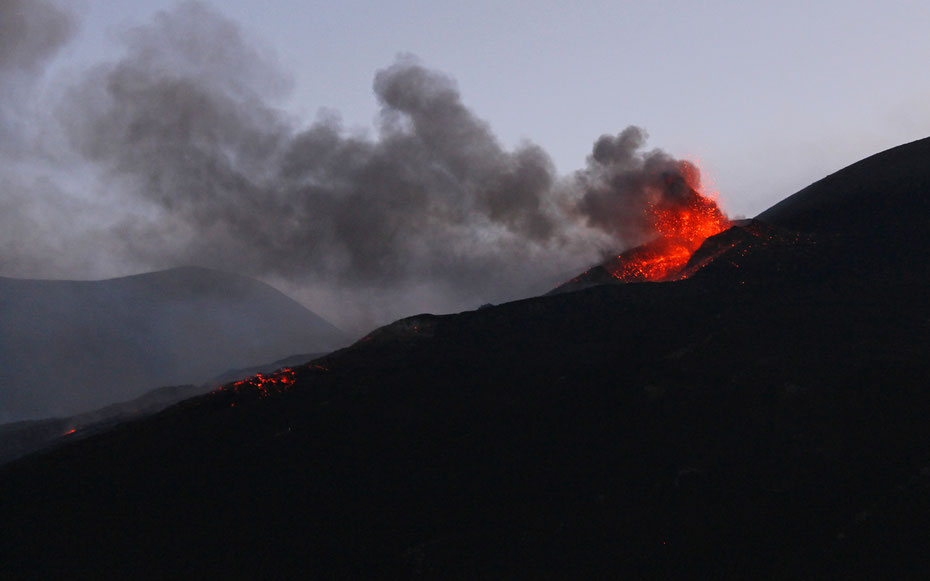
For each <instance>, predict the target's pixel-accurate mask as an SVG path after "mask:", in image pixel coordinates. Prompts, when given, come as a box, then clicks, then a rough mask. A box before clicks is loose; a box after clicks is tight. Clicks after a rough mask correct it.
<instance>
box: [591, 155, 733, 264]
mask: <svg viewBox="0 0 930 581" xmlns="http://www.w3.org/2000/svg"><path fill="white" fill-rule="evenodd" d="M679 170H680V172H681V177H682V178H683V179H684V182H685V184H686V185H687V188H686V191H685V193H684V199H667V198H661V199H659V200H658V201H655V202H651V203H650V204H649V206H648V208H647V209H646V210H645V212H646V217H647V221H648V222H649V223H650V225H651V227H652V230H653V231H654V232H655V233H656V238H655V239H653V240H652V241H650V242H647V243H646V244H643V245H641V246H637V247H636V248H633V249H631V250H628V251H627V252H624V253H623V254H621V255H619V256H617V258H616V259H614V260H612V261H610V262H609V263H608V264H606V265H605V267H606V268H607V270H608V271H609V272H610V274H611V275H612V276H614V277H615V278H617V279H619V280H621V281H623V282H635V281H661V280H669V279H671V278H675V275H677V273H678V271H680V270H681V269H682V268H683V267H684V266H685V264H687V263H688V259H689V258H691V255H692V254H694V251H695V250H697V249H698V247H700V245H701V243H703V242H704V240H706V239H707V238H709V237H710V236H713V235H714V234H719V233H720V232H722V231H723V230H725V229H727V228H728V227H729V219H728V218H727V216H726V214H724V213H723V212H722V211H721V210H720V208H719V207H718V206H717V202H716V200H715V198H716V195H715V194H716V193H715V192H714V193H705V192H704V191H703V189H702V187H701V182H700V169H698V167H697V165H695V164H693V163H690V162H681V164H680V166H679Z"/></svg>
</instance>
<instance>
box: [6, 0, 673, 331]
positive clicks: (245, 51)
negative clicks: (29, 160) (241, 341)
mask: <svg viewBox="0 0 930 581" xmlns="http://www.w3.org/2000/svg"><path fill="white" fill-rule="evenodd" d="M66 29H67V28H66ZM66 29H65V30H66ZM59 36H60V34H59ZM4 42H6V40H4ZM24 42H26V41H25V40H23V41H22V42H20V43H18V44H17V46H24V45H23V43H24ZM48 46H52V45H51V44H49V45H48ZM4 50H6V49H4ZM38 52H39V51H34V54H36V55H37V54H38ZM10 54H16V53H15V51H14V52H11V53H10ZM35 58H38V56H35ZM24 62H25V61H24ZM290 84H291V82H290V79H289V78H288V77H287V76H286V75H284V74H283V73H281V72H280V71H279V70H278V68H277V67H276V66H275V64H274V62H273V59H272V58H270V57H269V56H267V55H265V54H264V53H263V52H262V51H261V50H259V49H256V48H254V47H253V46H252V45H251V44H250V43H248V42H247V41H246V40H245V39H244V37H243V34H242V31H241V30H240V29H239V28H238V26H237V25H235V24H234V23H232V22H230V21H228V20H227V19H225V18H224V17H222V16H221V15H219V14H217V13H215V12H213V11H212V10H211V9H208V8H206V7H205V6H203V5H202V4H199V3H186V4H183V5H181V6H180V7H179V8H177V9H176V10H175V11H173V12H170V13H161V14H159V15H158V16H157V17H156V18H155V20H154V21H153V22H152V23H150V24H149V25H147V26H144V27H141V28H137V29H135V30H132V31H131V34H129V35H127V39H126V52H125V54H124V55H123V57H122V58H121V59H120V60H118V61H116V62H113V63H108V64H103V65H100V66H98V67H97V68H96V69H94V70H92V71H91V72H89V73H88V74H87V75H86V76H85V78H84V79H83V80H82V81H81V82H80V83H79V84H78V85H77V86H75V87H73V88H72V89H71V90H69V91H68V92H67V96H66V98H65V99H63V100H62V102H61V103H60V104H59V105H58V107H57V119H58V121H59V123H60V125H61V126H62V127H63V128H64V129H65V134H66V136H67V143H68V144H69V148H70V153H69V154H68V155H72V156H74V155H75V154H76V158H77V159H78V160H79V163H80V164H82V167H93V168H95V169H94V172H96V174H95V175H96V177H97V179H98V180H99V181H98V182H97V183H99V184H100V192H99V195H100V196H101V197H100V198H99V199H100V200H104V199H105V200H106V202H107V207H106V210H103V209H102V207H101V208H99V209H98V210H97V212H98V213H97V214H94V216H92V219H91V218H88V219H84V220H82V222H83V223H84V227H83V228H84V230H83V231H82V234H81V235H80V236H75V235H74V234H73V233H72V234H69V235H68V236H70V238H68V242H67V244H65V243H59V244H56V245H53V246H54V247H55V248H57V249H59V250H61V248H62V247H63V246H65V247H66V251H65V254H68V253H77V252H85V253H86V252H94V253H96V254H98V255H99V254H100V253H101V249H106V250H105V252H106V253H108V260H110V261H111V262H112V263H113V264H118V265H120V267H121V268H127V265H128V266H129V267H131V268H134V269H135V270H146V269H154V268H164V267H169V266H175V265H178V264H197V265H203V266H211V267H215V268H220V269H224V270H229V271H235V272H240V273H244V274H249V275H253V276H259V277H263V278H265V279H266V280H271V281H273V282H276V283H277V284H279V286H283V287H284V288H285V289H286V290H288V291H289V292H291V293H292V294H296V295H297V296H298V297H299V298H302V299H304V301H305V302H307V303H308V304H309V305H310V306H311V308H314V309H315V310H318V311H319V312H321V313H323V314H326V315H329V316H333V317H334V319H335V320H336V321H337V322H339V323H342V324H343V325H347V326H349V327H353V326H357V327H358V328H361V327H364V326H365V325H368V324H371V323H374V322H382V321H385V320H387V319H390V318H393V317H397V316H400V315H404V314H410V313H411V312H416V311H422V310H438V311H444V310H454V309H458V308H469V307H474V306H476V305H478V304H481V303H482V302H488V301H492V302H497V301H500V300H507V299H512V298H518V297H520V296H526V295H528V294H531V293H537V292H540V291H544V290H546V289H547V288H548V287H551V286H552V285H553V283H555V282H557V281H558V279H559V277H561V276H564V275H566V274H570V273H573V272H574V271H576V270H577V269H578V267H579V266H583V265H585V264H587V263H591V262H593V261H594V260H596V258H597V256H598V253H599V252H600V251H601V250H603V249H605V248H608V247H613V248H616V247H619V246H626V245H629V244H631V243H638V242H640V241H641V240H642V239H643V238H644V237H648V232H643V231H642V230H641V228H639V229H638V227H637V223H636V221H635V220H629V219H626V218H622V217H615V216H614V214H615V213H616V212H621V213H624V214H626V215H632V214H633V213H635V212H637V211H639V212H640V213H641V210H642V203H643V200H644V197H645V196H649V195H655V194H654V192H651V193H650V190H649V188H647V186H650V185H652V184H655V183H658V182H656V180H655V179H654V177H651V176H653V175H658V174H661V173H663V172H668V171H675V168H676V167H677V165H676V162H675V161H674V160H672V159H671V158H670V157H668V156H667V155H665V154H662V153H661V152H657V151H656V152H650V153H646V154H643V153H641V151H640V150H641V148H642V146H643V143H644V135H643V133H642V132H641V131H640V130H638V129H636V128H630V129H627V130H626V131H624V132H623V133H621V134H620V135H619V136H618V137H616V138H614V137H602V138H601V139H600V140H599V141H598V142H597V144H596V145H595V148H594V152H593V153H592V155H591V156H590V158H589V167H588V168H587V169H586V170H583V171H581V172H578V174H577V175H575V176H572V177H569V178H559V177H558V176H557V175H556V174H555V171H554V166H553V164H552V162H551V160H550V158H549V157H548V155H547V154H546V153H545V152H544V151H543V150H542V149H540V148H539V147H537V146H535V145H532V144H529V143H527V144H524V145H521V146H520V147H518V148H516V149H515V150H512V151H508V150H505V149H504V148H502V147H501V145H500V144H499V143H498V142H497V140H496V139H495V137H494V135H493V134H492V133H491V130H490V129H489V127H488V126H487V125H486V124H485V123H484V122H483V121H481V120H480V119H479V118H477V117H476V116H475V115H474V114H473V113H472V112H471V111H469V110H468V109H467V108H466V107H465V106H464V105H463V103H462V101H461V99H460V96H459V93H458V90H457V88H456V86H455V83H454V82H453V81H452V80H451V79H450V78H448V77H447V76H445V75H442V74H440V73H437V72H434V71H431V70H428V69H426V68H424V67H423V66H422V65H420V64H419V63H418V62H417V61H416V60H415V59H413V58H412V57H401V58H399V59H398V60H397V61H396V62H395V63H394V64H393V65H391V66H390V67H388V68H386V69H384V70H381V71H379V72H378V73H377V74H376V76H375V81H374V92H375V95H376V97H377V99H378V101H379V103H380V108H381V109H380V118H379V120H378V123H377V127H376V134H375V135H374V136H370V135H369V136H366V135H356V134H350V133H348V132H347V131H345V130H344V129H343V127H342V126H341V125H340V121H339V120H338V118H337V117H336V116H335V115H333V114H323V115H321V117H320V118H319V119H318V120H317V121H316V122H315V123H314V124H313V125H311V126H310V127H309V128H300V127H299V126H298V124H297V123H296V122H295V121H294V120H293V119H291V118H289V117H288V116H287V115H286V114H285V113H283V112H282V111H280V110H278V109H276V108H275V103H278V102H279V101H278V100H279V99H280V98H281V97H282V96H284V95H286V94H287V91H288V89H289V86H290ZM65 157H67V156H65ZM87 162H91V163H90V165H88V164H87ZM656 172H658V174H656ZM104 194H105V195H104ZM82 203H83V204H90V205H91V206H93V205H94V204H93V202H88V201H87V200H86V199H84V200H83V201H82ZM97 204H98V206H102V204H101V203H100V202H97ZM35 226H37V228H38V230H39V231H41V232H43V234H44V236H46V237H51V238H54V237H56V236H64V235H63V234H61V232H60V228H59V226H60V225H58V224H53V223H51V222H45V223H41V221H40V223H37V224H35ZM6 246H9V245H8V244H7V245H6ZM91 246H92V248H93V250H91ZM37 248H40V250H37V251H36V252H39V253H40V254H41V252H42V251H41V248H42V247H41V246H40V247H37ZM18 252H20V255H21V254H22V252H23V249H22V248H19V249H18ZM26 252H27V253H28V252H29V251H28V250H27V251H26ZM45 254H49V252H48V251H47V248H46V251H45ZM57 256H58V257H59V258H58V260H59V262H60V261H61V254H60V253H59V254H58V255H57ZM34 258H35V260H36V261H39V262H41V261H42V260H43V259H45V256H42V255H39V256H35V257H34ZM5 260H6V262H5V263H11V260H12V259H9V258H6V259H5ZM19 260H20V261H21V260H22V258H21V257H20V259H19ZM81 260H86V259H81ZM81 260H76V262H80V261H81ZM99 260H100V259H97V261H98V262H99ZM13 263H15V261H14V262H13ZM72 276H73V275H72ZM340 315H341V318H340Z"/></svg>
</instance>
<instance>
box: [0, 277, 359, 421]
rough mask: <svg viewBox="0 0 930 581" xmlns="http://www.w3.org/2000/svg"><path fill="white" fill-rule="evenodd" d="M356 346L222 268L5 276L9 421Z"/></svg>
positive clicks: (2, 306) (1, 373) (3, 403)
mask: <svg viewBox="0 0 930 581" xmlns="http://www.w3.org/2000/svg"><path fill="white" fill-rule="evenodd" d="M344 341H345V336H344V335H343V334H342V333H341V331H339V330H338V329H336V328H335V327H333V326H332V325H330V324H329V323H327V322H326V321H324V320H323V319H321V318H320V317H319V316H317V315H315V314H314V313H312V312H310V311H308V310H307V309H306V308H304V307H302V306H301V305H299V304H298V303H296V302H295V301H293V300H291V299H290V298H288V297H286V296H285V295H283V294H282V293H280V292H278V291H277V290H275V289H273V288H271V287H270V286H268V285H265V284H263V283H260V282H258V281H255V280H252V279H249V278H245V277H241V276H236V275H232V274H227V273H223V272H219V271H214V270H208V269H202V268H178V269H173V270H168V271H163V272H155V273H150V274H142V275H137V276H130V277H125V278H118V279H112V280H103V281H87V282H83V281H43V280H20V279H10V278H0V420H3V421H11V420H16V419H21V418H27V417H33V418H34V417H49V416H53V415H62V416H64V415H73V414H75V413H78V412H83V411H87V410H90V409H94V408H98V407H101V406H103V405H106V404H109V403H114V402H118V401H125V400H127V399H130V398H133V397H136V396H138V395H140V394H142V393H143V392H145V391H147V390H149V389H152V388H155V387H159V386H163V385H177V384H184V383H200V382H203V381H206V380H208V379H210V378H211V377H213V376H215V375H217V374H219V373H221V372H223V371H224V370H227V369H230V368H232V367H242V366H245V365H255V364H261V363H265V362H267V361H273V360H276V359H280V358H282V357H285V356H289V355H293V354H295V353H307V352H325V351H329V350H332V349H334V348H336V347H339V346H341V345H342V344H344Z"/></svg>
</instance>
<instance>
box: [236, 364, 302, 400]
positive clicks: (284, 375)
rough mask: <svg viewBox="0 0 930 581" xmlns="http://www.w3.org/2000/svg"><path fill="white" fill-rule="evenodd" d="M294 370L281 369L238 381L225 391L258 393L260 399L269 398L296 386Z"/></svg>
mask: <svg viewBox="0 0 930 581" xmlns="http://www.w3.org/2000/svg"><path fill="white" fill-rule="evenodd" d="M294 381H295V379H294V370H293V369H290V368H284V369H280V370H278V371H276V372H274V373H271V374H264V373H259V374H257V375H253V376H252V377H248V378H246V379H243V380H242V381H237V382H235V383H233V384H231V385H229V386H225V387H224V388H222V389H223V391H232V392H235V393H243V392H245V391H247V390H248V391H251V392H253V393H257V394H258V395H259V396H260V397H267V396H269V395H271V394H272V393H281V392H283V391H285V390H286V389H287V388H289V387H290V386H292V385H293V384H294Z"/></svg>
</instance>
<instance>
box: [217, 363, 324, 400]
mask: <svg viewBox="0 0 930 581" xmlns="http://www.w3.org/2000/svg"><path fill="white" fill-rule="evenodd" d="M305 369H310V370H317V371H329V369H328V368H326V367H323V366H322V365H316V364H312V365H309V366H308V367H306V368H305ZM296 381H297V378H296V371H295V370H294V369H292V368H290V367H285V368H283V369H279V370H278V371H275V372H274V373H258V374H255V375H253V376H251V377H247V378H245V379H242V380H240V381H236V382H233V383H229V384H226V385H224V386H222V387H220V388H219V389H217V390H216V391H214V392H213V393H214V394H215V393H219V392H225V393H236V394H254V395H258V396H259V397H268V396H269V395H272V394H275V393H283V392H285V391H287V390H288V389H289V388H290V387H291V386H292V385H294V383H295V382H296ZM233 405H235V404H233Z"/></svg>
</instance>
